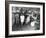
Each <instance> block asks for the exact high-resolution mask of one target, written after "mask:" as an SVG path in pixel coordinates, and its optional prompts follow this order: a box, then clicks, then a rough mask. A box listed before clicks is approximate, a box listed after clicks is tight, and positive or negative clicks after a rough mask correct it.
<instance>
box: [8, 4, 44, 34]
mask: <svg viewBox="0 0 46 38" xmlns="http://www.w3.org/2000/svg"><path fill="white" fill-rule="evenodd" d="M12 6H17V7H35V8H36V7H37V8H40V30H32V31H26V32H25V31H12V19H11V18H12V10H11V8H12ZM37 33H43V6H42V5H25V4H9V35H21V34H37Z"/></svg>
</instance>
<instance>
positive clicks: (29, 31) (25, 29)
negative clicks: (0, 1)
mask: <svg viewBox="0 0 46 38" xmlns="http://www.w3.org/2000/svg"><path fill="white" fill-rule="evenodd" d="M25 11H26V12H25ZM34 15H35V16H34ZM27 17H28V18H30V19H28V18H27ZM31 17H32V18H31ZM22 18H23V19H24V21H21V20H23V19H22ZM35 18H38V19H37V20H36V19H35ZM17 19H18V20H17ZM15 20H16V21H15ZM25 20H26V21H25ZM29 20H31V21H30V22H29V23H28V21H29ZM34 24H35V25H34ZM37 24H38V25H37ZM36 25H37V26H36ZM38 35H45V3H41V2H22V1H21V2H20V1H5V36H6V37H22V36H38Z"/></svg>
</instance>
